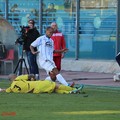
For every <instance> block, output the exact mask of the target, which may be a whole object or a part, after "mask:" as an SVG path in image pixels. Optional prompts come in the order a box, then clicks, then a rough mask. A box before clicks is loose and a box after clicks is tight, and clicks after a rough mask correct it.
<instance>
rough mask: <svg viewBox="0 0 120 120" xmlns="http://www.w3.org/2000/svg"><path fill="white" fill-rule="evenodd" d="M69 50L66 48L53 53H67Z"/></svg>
mask: <svg viewBox="0 0 120 120" xmlns="http://www.w3.org/2000/svg"><path fill="white" fill-rule="evenodd" d="M67 51H68V49H67V48H64V49H61V50H54V51H53V53H64V52H67Z"/></svg>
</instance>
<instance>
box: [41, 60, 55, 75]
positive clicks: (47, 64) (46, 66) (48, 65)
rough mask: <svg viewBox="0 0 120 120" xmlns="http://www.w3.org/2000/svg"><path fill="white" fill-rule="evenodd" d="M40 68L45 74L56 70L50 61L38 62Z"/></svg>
mask: <svg viewBox="0 0 120 120" xmlns="http://www.w3.org/2000/svg"><path fill="white" fill-rule="evenodd" d="M40 66H41V67H42V68H43V69H45V70H46V72H47V74H49V72H51V71H52V70H53V68H56V66H55V63H54V62H51V61H40Z"/></svg>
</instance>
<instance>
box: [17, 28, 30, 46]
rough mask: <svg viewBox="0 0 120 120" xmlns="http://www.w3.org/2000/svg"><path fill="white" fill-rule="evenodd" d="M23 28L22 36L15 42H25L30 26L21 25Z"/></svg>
mask: <svg viewBox="0 0 120 120" xmlns="http://www.w3.org/2000/svg"><path fill="white" fill-rule="evenodd" d="M20 28H21V30H20V37H19V38H18V39H17V40H16V41H15V44H17V43H19V44H21V45H23V44H24V39H25V37H26V33H27V32H28V30H29V26H20Z"/></svg>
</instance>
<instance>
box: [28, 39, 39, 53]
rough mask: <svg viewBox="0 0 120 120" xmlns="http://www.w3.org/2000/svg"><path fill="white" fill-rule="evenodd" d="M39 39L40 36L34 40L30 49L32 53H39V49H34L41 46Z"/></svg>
mask: <svg viewBox="0 0 120 120" xmlns="http://www.w3.org/2000/svg"><path fill="white" fill-rule="evenodd" d="M39 41H40V38H37V39H36V40H35V41H34V42H32V43H31V45H30V50H31V52H32V54H37V53H39V52H38V51H35V49H34V48H35V47H38V46H39Z"/></svg>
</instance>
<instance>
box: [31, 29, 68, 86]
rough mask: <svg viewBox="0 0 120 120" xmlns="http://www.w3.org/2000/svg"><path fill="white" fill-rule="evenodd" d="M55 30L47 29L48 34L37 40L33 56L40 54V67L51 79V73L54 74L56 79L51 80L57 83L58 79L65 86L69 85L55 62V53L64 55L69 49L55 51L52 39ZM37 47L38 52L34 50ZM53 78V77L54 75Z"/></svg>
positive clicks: (32, 47) (32, 50)
mask: <svg viewBox="0 0 120 120" xmlns="http://www.w3.org/2000/svg"><path fill="white" fill-rule="evenodd" d="M53 32H54V30H53V28H52V27H47V29H46V34H45V35H43V36H41V37H39V38H37V39H36V40H35V41H34V42H33V43H32V44H31V45H30V49H31V52H32V53H33V54H38V59H39V60H38V61H39V64H40V66H41V67H42V68H43V69H45V70H46V71H47V73H48V74H49V75H50V77H51V73H52V74H54V77H52V78H51V79H52V80H53V81H56V79H57V80H58V81H59V82H60V83H62V84H63V85H65V86H68V85H69V84H68V83H67V82H66V80H65V79H64V78H63V76H62V75H61V74H60V73H59V70H58V69H57V67H56V65H55V63H54V61H53V53H55V52H57V53H63V52H66V51H67V50H68V49H67V48H64V49H61V50H54V42H53V40H52V39H51V36H52V34H53ZM35 47H37V48H38V51H34V48H35ZM52 76H53V75H52Z"/></svg>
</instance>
